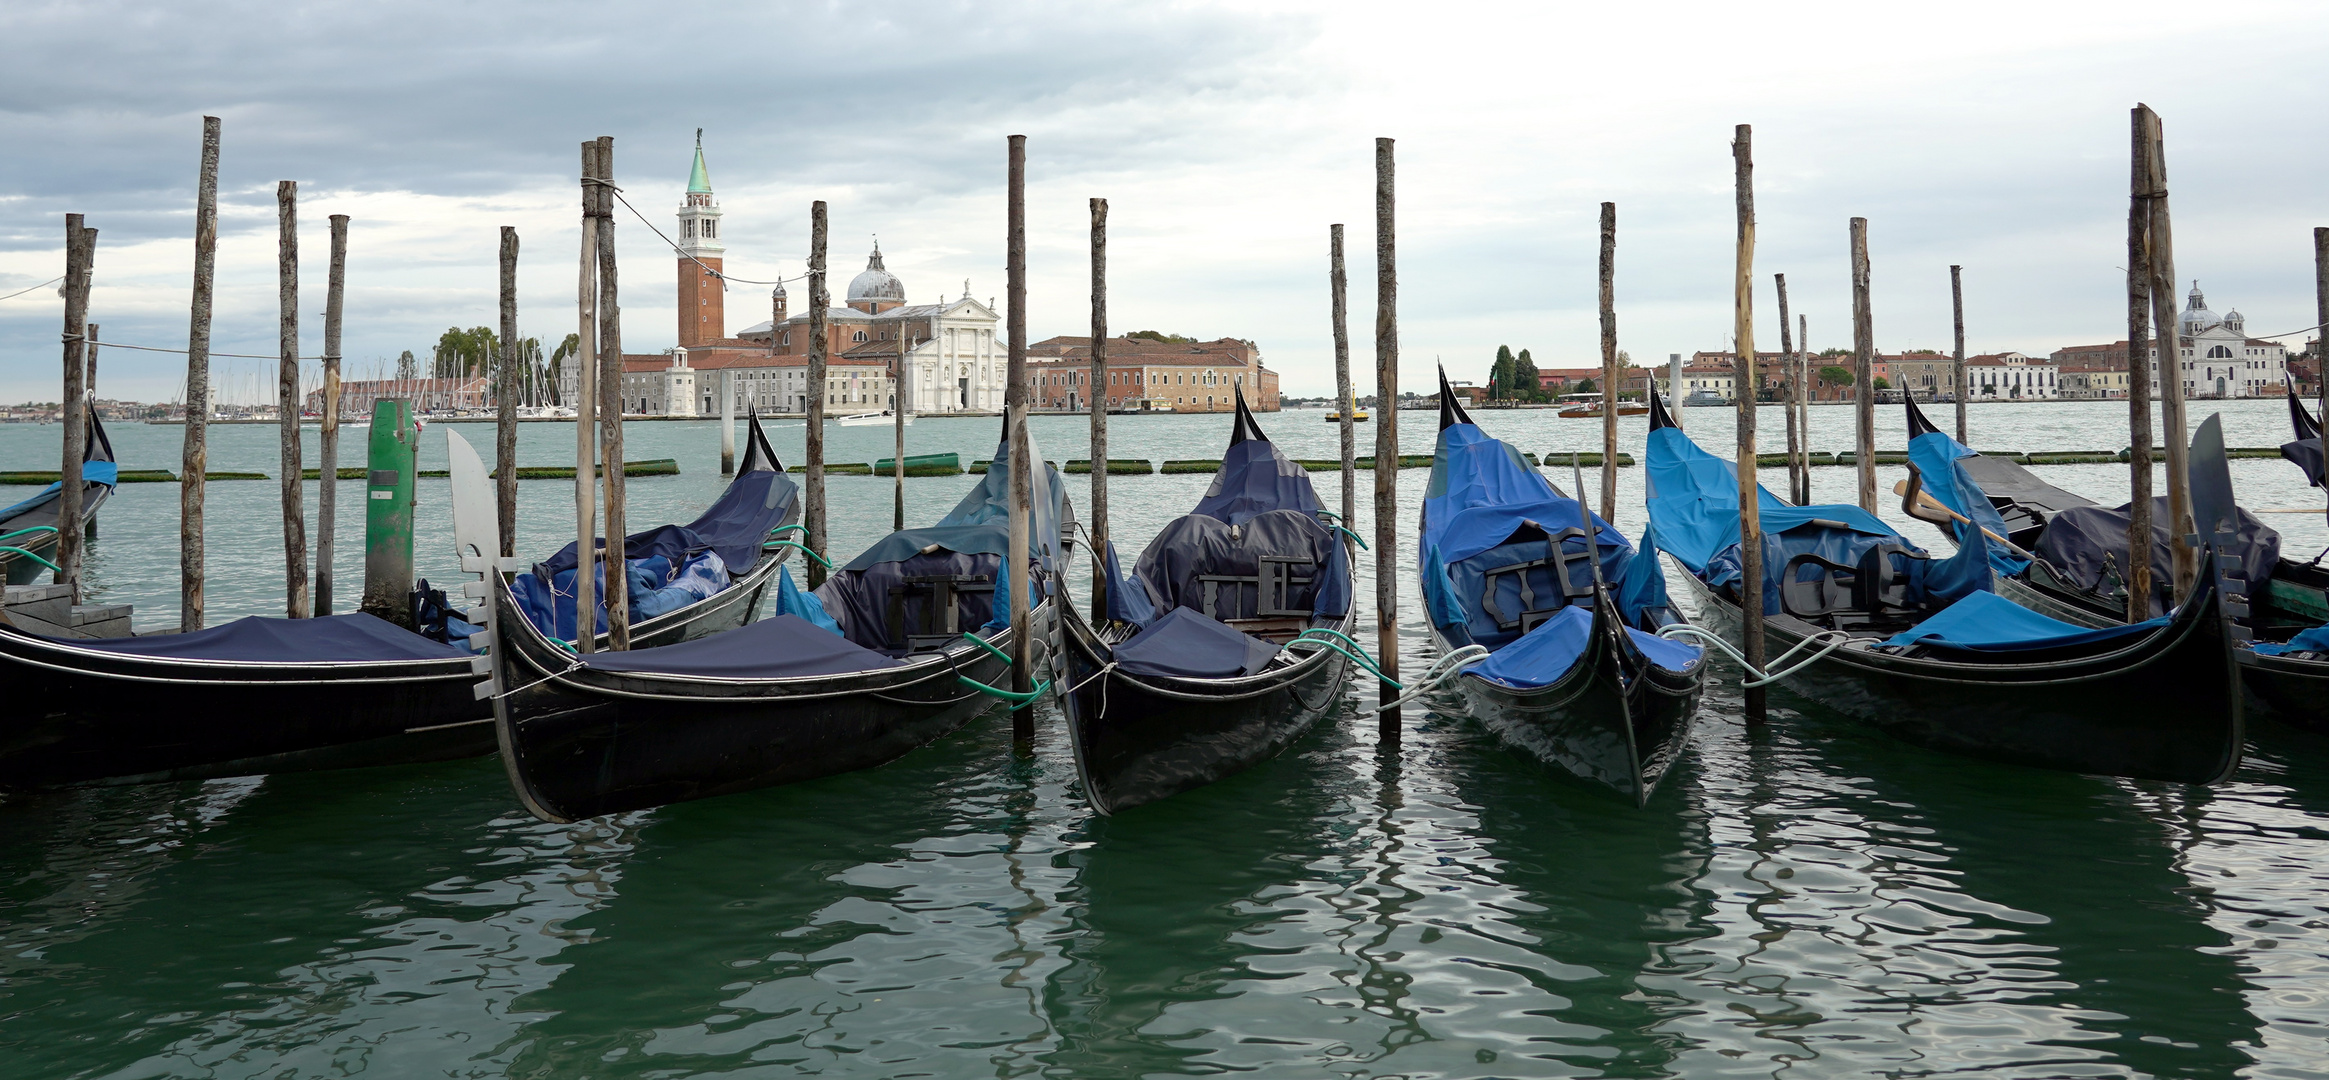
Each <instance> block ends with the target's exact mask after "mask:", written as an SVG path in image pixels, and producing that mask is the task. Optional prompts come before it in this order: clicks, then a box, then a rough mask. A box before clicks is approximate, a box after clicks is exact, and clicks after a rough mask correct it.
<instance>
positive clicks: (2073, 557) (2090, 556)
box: [2031, 495, 2280, 611]
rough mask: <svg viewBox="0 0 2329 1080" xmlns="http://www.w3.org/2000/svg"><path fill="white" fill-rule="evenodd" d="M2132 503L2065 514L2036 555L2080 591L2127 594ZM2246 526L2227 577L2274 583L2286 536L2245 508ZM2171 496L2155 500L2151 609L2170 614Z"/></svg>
mask: <svg viewBox="0 0 2329 1080" xmlns="http://www.w3.org/2000/svg"><path fill="white" fill-rule="evenodd" d="M2133 505H2134V504H2132V503H2126V504H2122V505H2119V506H2115V507H2103V506H2080V507H2074V508H2072V509H2069V510H2064V511H2062V512H2061V513H2059V514H2056V515H2054V517H2053V518H2052V519H2051V520H2049V521H2047V522H2046V531H2045V532H2043V533H2040V534H2039V536H2038V542H2037V543H2036V544H2035V545H2032V547H2033V550H2032V551H2031V554H2033V555H2036V556H2037V557H2039V558H2041V559H2044V560H2046V562H2047V564H2048V565H2050V566H2052V567H2054V569H2055V570H2056V571H2058V572H2060V573H2061V574H2062V576H2063V577H2066V578H2068V579H2070V580H2071V581H2072V582H2074V583H2076V584H2077V585H2078V587H2079V588H2081V589H2086V590H2089V591H2097V592H2103V593H2106V594H2108V593H2117V592H2122V591H2123V590H2124V589H2125V587H2126V578H2127V567H2129V566H2131V565H2133V562H2132V560H2130V559H2129V558H2128V557H2127V527H2128V525H2129V524H2130V523H2131V522H2132V521H2133V519H2134V516H2135V515H2134V511H2133ZM2239 515H2240V527H2239V528H2238V529H2237V530H2235V531H2234V539H2233V541H2232V543H2231V545H2230V546H2229V547H2227V548H2226V549H2224V551H2223V552H2222V554H2225V555H2230V556H2233V557H2234V558H2237V559H2239V560H2240V568H2239V569H2238V570H2237V571H2234V570H2232V569H2229V568H2227V569H2226V570H2225V575H2226V576H2228V577H2237V578H2239V579H2241V580H2242V581H2246V582H2251V583H2258V584H2261V583H2263V582H2266V581H2269V580H2271V579H2272V571H2273V567H2274V566H2276V565H2278V564H2279V562H2280V533H2278V532H2276V531H2274V529H2273V528H2272V526H2270V525H2266V524H2265V523H2264V522H2263V521H2261V520H2259V519H2258V518H2257V516H2256V515H2254V514H2251V513H2249V512H2248V511H2247V510H2241V511H2240V512H2239ZM2170 520H2171V519H2170V518H2169V517H2168V516H2167V496H2165V495H2161V496H2158V497H2157V498H2154V499H2152V500H2151V610H2153V611H2165V610H2167V608H2168V607H2169V606H2170V605H2171V604H2173V603H2174V602H2175V601H2174V592H2173V590H2174V587H2175V584H2174V583H2175V570H2174V562H2173V559H2174V556H2173V553H2171V552H2170V551H2169V550H2168V537H2169V533H2168V522H2169V521H2170Z"/></svg>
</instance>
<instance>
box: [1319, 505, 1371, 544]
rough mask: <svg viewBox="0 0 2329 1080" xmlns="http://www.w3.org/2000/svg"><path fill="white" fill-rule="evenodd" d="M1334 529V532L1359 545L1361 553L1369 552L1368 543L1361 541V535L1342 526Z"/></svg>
mask: <svg viewBox="0 0 2329 1080" xmlns="http://www.w3.org/2000/svg"><path fill="white" fill-rule="evenodd" d="M1319 513H1322V514H1323V513H1325V511H1323V510H1321V511H1319ZM1333 529H1334V531H1336V532H1338V533H1341V534H1343V535H1344V536H1347V537H1350V538H1351V541H1352V542H1353V543H1355V544H1357V545H1358V546H1359V550H1360V551H1365V550H1367V542H1366V541H1364V540H1361V539H1359V534H1357V533H1355V532H1352V531H1350V530H1349V529H1346V528H1343V527H1342V526H1340V525H1336V526H1333Z"/></svg>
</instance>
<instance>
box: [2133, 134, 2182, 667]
mask: <svg viewBox="0 0 2329 1080" xmlns="http://www.w3.org/2000/svg"><path fill="white" fill-rule="evenodd" d="M2143 111H2144V110H2143V109H2142V108H2141V107H2137V108H2136V109H2135V113H2134V117H2133V128H2134V133H2133V138H2132V140H2131V142H2132V148H2131V150H2130V159H2129V160H2130V164H2129V177H2128V193H2129V195H2128V199H2127V554H2128V559H2127V567H2126V571H2125V573H2126V577H2127V621H2128V622H2140V621H2142V620H2144V619H2148V618H2150V617H2151V558H2150V551H2151V543H2152V537H2151V380H2152V377H2153V375H2154V374H2156V373H2158V372H2163V371H2167V370H2170V367H2169V365H2167V364H2154V363H2153V362H2152V355H2151V271H2150V270H2149V269H2148V268H2147V267H2145V266H2144V261H2145V260H2146V259H2148V258H2150V254H2151V253H2150V249H2149V245H2148V243H2147V237H2146V233H2148V232H2149V231H2150V224H2151V219H2150V212H2149V208H2148V207H2146V206H2144V205H2143V193H2144V191H2145V190H2146V189H2145V187H2144V181H2145V179H2146V167H2145V161H2144V158H2145V154H2144V152H2143V136H2144V130H2143V128H2144V124H2143ZM2178 374H2181V373H2180V372H2178Z"/></svg>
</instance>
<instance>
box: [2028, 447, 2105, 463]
mask: <svg viewBox="0 0 2329 1080" xmlns="http://www.w3.org/2000/svg"><path fill="white" fill-rule="evenodd" d="M2123 458H2124V455H2123V454H2115V453H2112V452H2111V451H2108V450H2040V451H2038V452H2036V453H2033V454H2030V455H2028V456H2027V458H2026V460H2024V461H2023V464H2025V465H2106V464H2115V463H2117V462H2119V461H2121V460H2123Z"/></svg>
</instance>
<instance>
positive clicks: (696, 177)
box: [679, 128, 728, 349]
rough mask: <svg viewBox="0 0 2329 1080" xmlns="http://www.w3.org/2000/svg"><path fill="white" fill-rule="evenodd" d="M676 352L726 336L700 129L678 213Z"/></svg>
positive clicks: (715, 207) (716, 216)
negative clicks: (685, 195)
mask: <svg viewBox="0 0 2329 1080" xmlns="http://www.w3.org/2000/svg"><path fill="white" fill-rule="evenodd" d="M679 251H680V255H679V347H680V348H683V349H684V348H689V347H692V346H696V345H702V344H704V343H706V342H709V341H714V340H717V339H719V338H724V337H727V336H728V323H727V316H726V312H725V310H724V309H723V307H722V301H723V300H724V299H725V298H726V295H727V293H726V290H725V289H723V288H722V287H721V286H722V282H721V280H720V277H719V273H720V267H721V258H720V257H721V256H722V255H725V254H726V253H727V251H728V249H727V248H725V247H722V246H721V245H720V204H719V202H718V201H717V200H715V199H713V198H712V176H711V173H710V171H709V170H707V169H705V168H704V129H702V128H697V129H695V170H694V171H693V172H691V173H690V174H689V175H688V178H687V204H686V205H684V206H681V207H680V208H679Z"/></svg>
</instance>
